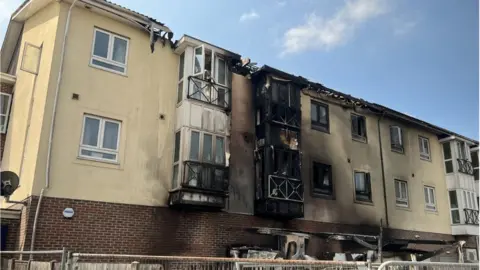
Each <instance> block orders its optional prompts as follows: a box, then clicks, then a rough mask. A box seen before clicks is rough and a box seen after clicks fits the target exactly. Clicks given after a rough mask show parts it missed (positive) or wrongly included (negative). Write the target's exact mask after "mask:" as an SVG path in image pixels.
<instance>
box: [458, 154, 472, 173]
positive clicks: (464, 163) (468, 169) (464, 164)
mask: <svg viewBox="0 0 480 270" xmlns="http://www.w3.org/2000/svg"><path fill="white" fill-rule="evenodd" d="M457 161H458V171H459V172H461V173H465V174H468V175H473V166H472V163H471V162H470V161H468V160H466V159H460V158H458V159H457Z"/></svg>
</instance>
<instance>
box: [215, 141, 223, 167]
mask: <svg viewBox="0 0 480 270" xmlns="http://www.w3.org/2000/svg"><path fill="white" fill-rule="evenodd" d="M215 162H216V163H220V164H223V163H225V146H224V142H223V138H219V137H217V139H216V141H215Z"/></svg>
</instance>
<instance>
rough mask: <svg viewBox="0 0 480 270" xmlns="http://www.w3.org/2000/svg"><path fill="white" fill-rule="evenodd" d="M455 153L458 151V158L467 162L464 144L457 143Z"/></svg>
mask: <svg viewBox="0 0 480 270" xmlns="http://www.w3.org/2000/svg"><path fill="white" fill-rule="evenodd" d="M457 151H458V158H459V159H463V160H468V158H467V146H466V144H465V142H462V141H457Z"/></svg>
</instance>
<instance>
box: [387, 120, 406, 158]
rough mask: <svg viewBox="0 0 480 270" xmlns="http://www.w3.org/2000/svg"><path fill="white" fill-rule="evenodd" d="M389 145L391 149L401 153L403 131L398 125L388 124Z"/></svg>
mask: <svg viewBox="0 0 480 270" xmlns="http://www.w3.org/2000/svg"><path fill="white" fill-rule="evenodd" d="M390 146H391V148H392V151H395V152H399V153H403V150H404V149H403V132H402V128H401V127H399V126H390Z"/></svg>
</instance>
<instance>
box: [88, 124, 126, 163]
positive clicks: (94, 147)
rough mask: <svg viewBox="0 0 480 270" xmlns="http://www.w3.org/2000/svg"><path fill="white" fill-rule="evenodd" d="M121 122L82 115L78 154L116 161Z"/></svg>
mask: <svg viewBox="0 0 480 270" xmlns="http://www.w3.org/2000/svg"><path fill="white" fill-rule="evenodd" d="M120 125H121V122H120V121H117V120H112V119H108V118H103V117H99V116H93V115H84V117H83V130H82V139H81V144H80V156H81V157H86V158H92V159H97V160H104V161H118V147H119V137H120Z"/></svg>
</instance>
